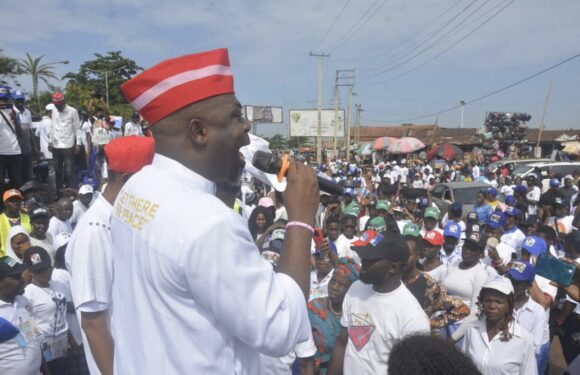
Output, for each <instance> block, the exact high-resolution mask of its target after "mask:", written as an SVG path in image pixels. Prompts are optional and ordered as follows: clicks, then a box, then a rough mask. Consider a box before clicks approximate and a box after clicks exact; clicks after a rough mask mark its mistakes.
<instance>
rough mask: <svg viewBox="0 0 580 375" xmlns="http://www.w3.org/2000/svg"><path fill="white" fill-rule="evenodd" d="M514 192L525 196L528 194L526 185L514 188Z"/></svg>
mask: <svg viewBox="0 0 580 375" xmlns="http://www.w3.org/2000/svg"><path fill="white" fill-rule="evenodd" d="M514 191H517V192H518V193H522V194H525V193H527V192H528V188H527V187H525V186H524V185H516V187H515V188H514Z"/></svg>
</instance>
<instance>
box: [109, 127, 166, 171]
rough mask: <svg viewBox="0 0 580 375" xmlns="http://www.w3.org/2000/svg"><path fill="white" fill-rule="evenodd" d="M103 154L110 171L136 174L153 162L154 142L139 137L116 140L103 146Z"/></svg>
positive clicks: (149, 138) (151, 139) (147, 138)
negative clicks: (105, 156)
mask: <svg viewBox="0 0 580 375" xmlns="http://www.w3.org/2000/svg"><path fill="white" fill-rule="evenodd" d="M105 154H106V155H107V161H108V166H109V169H110V170H111V171H113V172H119V173H137V172H139V171H140V170H141V168H143V167H144V166H146V165H149V164H151V162H152V161H153V155H155V141H154V140H153V138H151V137H139V136H128V137H121V138H116V139H113V140H112V141H111V142H109V143H108V144H107V145H106V146H105Z"/></svg>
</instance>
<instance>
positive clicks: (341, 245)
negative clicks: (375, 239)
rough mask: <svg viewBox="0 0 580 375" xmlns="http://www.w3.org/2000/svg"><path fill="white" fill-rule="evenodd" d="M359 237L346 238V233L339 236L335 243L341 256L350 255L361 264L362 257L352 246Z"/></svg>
mask: <svg viewBox="0 0 580 375" xmlns="http://www.w3.org/2000/svg"><path fill="white" fill-rule="evenodd" d="M358 239H359V238H358V237H357V236H354V237H353V238H352V239H350V240H349V239H348V238H346V236H345V235H344V234H341V235H340V236H338V238H337V239H336V241H335V242H334V244H335V245H336V253H337V255H338V257H339V258H344V257H349V258H352V259H354V261H355V262H357V263H358V264H360V258H359V256H358V254H357V253H355V252H354V251H353V250H352V249H351V248H350V247H351V246H352V243H353V242H355V241H357V240H358Z"/></svg>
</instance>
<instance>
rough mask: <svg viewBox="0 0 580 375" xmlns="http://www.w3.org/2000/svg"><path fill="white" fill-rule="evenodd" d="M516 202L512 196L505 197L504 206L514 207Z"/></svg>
mask: <svg viewBox="0 0 580 375" xmlns="http://www.w3.org/2000/svg"><path fill="white" fill-rule="evenodd" d="M516 202H517V199H516V197H514V196H513V195H508V196H507V197H505V204H507V205H508V206H512V207H513V206H515V205H516Z"/></svg>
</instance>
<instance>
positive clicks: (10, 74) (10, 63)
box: [0, 49, 20, 84]
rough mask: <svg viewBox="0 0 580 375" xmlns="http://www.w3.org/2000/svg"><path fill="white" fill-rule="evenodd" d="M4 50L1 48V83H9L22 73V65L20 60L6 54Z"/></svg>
mask: <svg viewBox="0 0 580 375" xmlns="http://www.w3.org/2000/svg"><path fill="white" fill-rule="evenodd" d="M2 51H3V50H1V49H0V83H1V84H8V83H9V82H8V81H9V80H11V81H14V78H15V77H16V76H17V75H18V74H20V66H19V65H18V60H16V59H13V58H12V57H9V56H6V55H4V53H2Z"/></svg>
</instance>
